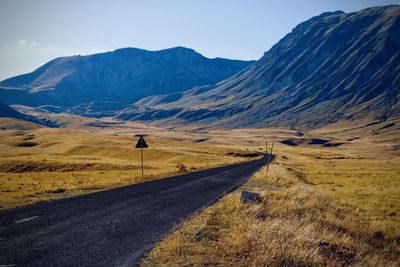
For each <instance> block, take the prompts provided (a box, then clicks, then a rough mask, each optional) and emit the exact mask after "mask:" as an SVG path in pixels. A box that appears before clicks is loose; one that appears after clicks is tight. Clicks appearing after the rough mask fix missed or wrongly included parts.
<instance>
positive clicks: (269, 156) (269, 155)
mask: <svg viewBox="0 0 400 267" xmlns="http://www.w3.org/2000/svg"><path fill="white" fill-rule="evenodd" d="M273 149H274V141H272V146H271V150H270V152H269V153H268V162H267V170H266V171H265V174H267V173H268V169H269V161H270V158H271V155H272V150H273Z"/></svg>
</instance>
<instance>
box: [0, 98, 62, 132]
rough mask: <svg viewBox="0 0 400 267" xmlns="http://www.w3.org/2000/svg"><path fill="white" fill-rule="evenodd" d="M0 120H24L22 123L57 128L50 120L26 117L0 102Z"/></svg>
mask: <svg viewBox="0 0 400 267" xmlns="http://www.w3.org/2000/svg"><path fill="white" fill-rule="evenodd" d="M0 118H13V119H19V120H24V121H29V122H33V123H37V124H41V125H45V126H48V127H57V125H56V124H54V123H53V122H51V121H50V120H46V119H39V118H36V117H34V116H31V115H26V114H23V113H21V112H18V111H16V110H15V109H13V108H12V107H10V106H9V105H7V104H6V103H4V102H2V101H0Z"/></svg>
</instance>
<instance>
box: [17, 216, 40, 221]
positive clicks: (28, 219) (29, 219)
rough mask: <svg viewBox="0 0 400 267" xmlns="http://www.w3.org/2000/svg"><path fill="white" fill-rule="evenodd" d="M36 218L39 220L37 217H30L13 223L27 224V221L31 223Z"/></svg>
mask: <svg viewBox="0 0 400 267" xmlns="http://www.w3.org/2000/svg"><path fill="white" fill-rule="evenodd" d="M36 218H39V216H33V217H30V218H23V219H20V220H16V221H14V223H24V222H29V221H32V220H34V219H36Z"/></svg>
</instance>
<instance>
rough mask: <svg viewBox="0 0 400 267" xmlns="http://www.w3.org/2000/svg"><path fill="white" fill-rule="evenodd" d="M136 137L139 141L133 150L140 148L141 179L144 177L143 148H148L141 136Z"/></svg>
mask: <svg viewBox="0 0 400 267" xmlns="http://www.w3.org/2000/svg"><path fill="white" fill-rule="evenodd" d="M137 136H139V140H138V142H137V143H136V146H135V148H140V161H141V163H142V178H143V176H144V163H143V148H148V147H149V146H148V145H147V144H146V141H145V140H144V137H143V135H137Z"/></svg>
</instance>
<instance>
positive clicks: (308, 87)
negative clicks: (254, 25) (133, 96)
mask: <svg viewBox="0 0 400 267" xmlns="http://www.w3.org/2000/svg"><path fill="white" fill-rule="evenodd" d="M399 29H400V7H399V6H397V5H391V6H385V7H375V8H368V9H364V10H361V11H359V12H352V13H343V12H341V11H336V12H331V13H329V12H328V13H323V14H321V15H319V16H315V17H313V18H311V19H310V20H307V21H305V22H302V23H300V24H299V25H297V26H296V27H295V28H294V29H293V30H292V32H291V33H289V34H287V35H286V36H285V37H283V38H282V39H281V40H280V41H279V42H278V43H277V44H275V45H274V46H273V47H272V48H271V49H270V50H269V51H267V52H266V53H264V55H263V57H262V58H261V59H259V60H258V61H256V62H255V63H254V64H252V65H250V66H249V67H248V68H246V69H244V70H242V71H241V72H240V73H239V74H236V75H233V76H232V77H230V78H228V79H225V80H224V81H222V82H220V83H218V84H215V85H211V86H208V87H207V88H195V89H192V90H188V91H186V92H185V93H183V94H182V95H181V96H178V95H175V97H171V95H167V96H156V97H148V98H144V99H142V100H141V101H139V102H137V103H135V104H134V105H133V106H132V107H129V108H127V109H125V110H124V111H122V112H121V113H120V114H119V115H118V116H117V117H118V118H120V119H128V120H136V119H139V120H150V121H152V120H161V121H162V122H166V123H176V122H178V123H182V124H184V123H193V122H196V123H200V124H202V123H203V124H205V123H207V124H210V123H213V125H217V126H228V127H247V126H289V127H296V126H298V125H306V126H308V127H318V126H322V125H325V124H329V123H334V122H336V121H338V120H357V119H364V118H369V117H370V118H371V119H376V118H378V119H385V118H387V117H390V116H397V115H399V114H400V108H399V101H398V99H399V98H400V67H399V66H400V32H399ZM201 90H204V91H205V92H201V93H198V92H199V91H201ZM166 98H171V99H172V100H173V101H165V99H166ZM160 101H161V102H160ZM161 111H162V112H161ZM158 114H162V115H165V114H174V115H173V116H169V117H162V118H160V117H159V115H158ZM322 115H323V116H322Z"/></svg>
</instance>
